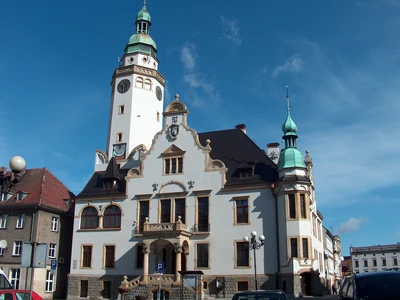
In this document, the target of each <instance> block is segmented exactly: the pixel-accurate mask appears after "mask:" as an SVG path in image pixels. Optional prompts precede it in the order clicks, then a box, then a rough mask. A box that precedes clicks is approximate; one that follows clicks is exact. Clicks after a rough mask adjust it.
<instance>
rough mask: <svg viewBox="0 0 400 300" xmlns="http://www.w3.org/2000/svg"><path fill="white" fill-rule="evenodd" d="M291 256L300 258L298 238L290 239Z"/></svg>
mask: <svg viewBox="0 0 400 300" xmlns="http://www.w3.org/2000/svg"><path fill="white" fill-rule="evenodd" d="M290 256H291V257H298V253H297V238H291V239H290Z"/></svg>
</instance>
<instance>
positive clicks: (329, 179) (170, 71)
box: [0, 0, 400, 254]
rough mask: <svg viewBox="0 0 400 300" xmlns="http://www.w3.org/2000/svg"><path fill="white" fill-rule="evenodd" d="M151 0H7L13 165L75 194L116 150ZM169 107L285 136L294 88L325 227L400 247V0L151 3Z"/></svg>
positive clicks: (203, 124)
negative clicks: (112, 110) (112, 145)
mask: <svg viewBox="0 0 400 300" xmlns="http://www.w3.org/2000/svg"><path fill="white" fill-rule="evenodd" d="M142 3H143V2H142V1H141V0H120V1H100V0H96V1H95V0H86V1H66V0H58V1H53V0H38V1H30V0H29V1H28V0H20V1H5V2H4V3H2V8H1V10H0V41H1V47H0V76H1V80H0V90H1V94H0V103H1V109H0V124H1V127H0V142H1V144H2V147H1V148H0V161H1V164H2V165H7V164H8V161H9V159H10V158H11V157H12V156H14V155H21V156H23V157H24V158H25V160H26V162H27V165H28V168H37V167H47V168H49V169H50V170H51V171H52V172H53V173H54V174H55V175H56V176H57V177H58V178H59V179H60V180H61V181H62V182H63V183H64V184H65V185H66V186H68V187H69V188H70V189H71V190H72V191H73V192H74V193H76V194H77V193H79V192H80V190H81V189H82V188H83V186H84V184H85V183H86V181H87V180H88V179H89V177H90V175H91V174H92V172H93V164H94V155H95V150H96V149H102V150H105V144H106V139H107V126H108V113H109V101H110V92H111V89H110V82H111V76H112V74H113V71H114V68H116V67H117V66H118V61H117V60H118V57H121V56H122V54H123V50H124V47H125V45H126V42H127V41H128V39H129V37H130V36H131V35H132V34H133V33H134V21H135V17H136V14H137V12H138V11H139V10H140V9H141V6H142ZM147 6H148V10H149V12H150V14H151V16H152V23H153V24H152V28H151V36H152V38H153V39H154V40H155V41H156V43H157V48H158V55H157V57H158V58H159V59H160V66H159V71H160V72H161V73H162V74H163V75H164V77H165V78H166V80H167V89H166V99H165V105H167V104H168V103H169V102H170V101H172V100H173V95H174V94H175V93H179V94H180V95H181V97H180V98H181V100H182V101H183V102H185V104H186V105H187V106H188V108H189V110H190V115H189V119H188V123H189V126H191V127H192V128H194V129H195V130H196V131H198V132H204V131H211V130H220V129H229V128H233V127H234V126H235V125H237V124H239V123H245V124H246V125H247V132H248V135H249V136H250V137H251V138H252V139H253V140H254V141H255V142H256V143H257V144H258V145H259V146H260V147H261V148H264V149H265V148H266V144H267V143H270V142H280V141H281V136H282V131H281V125H282V124H283V122H284V120H285V116H286V108H285V106H286V103H285V86H286V85H288V86H289V91H290V95H291V105H292V117H293V119H294V121H295V122H296V123H297V126H298V135H299V139H298V148H299V149H300V150H301V151H302V152H303V153H304V152H305V150H307V149H308V150H310V153H311V156H312V158H313V163H314V178H315V185H316V195H317V200H318V208H319V210H320V211H321V212H322V214H323V216H324V218H325V219H324V226H325V227H327V228H328V229H330V230H331V231H332V232H333V233H334V234H339V235H340V237H341V240H342V247H343V253H344V254H348V253H349V247H350V245H353V246H365V245H376V244H391V243H396V242H398V241H400V225H399V222H398V209H399V203H400V198H399V196H398V195H397V191H398V189H399V187H400V181H399V179H398V178H397V176H395V174H396V171H397V170H398V166H400V156H399V155H398V146H397V145H398V144H399V142H398V141H399V140H400V131H399V130H398V128H399V125H400V121H399V117H398V116H399V110H400V101H399V95H400V77H399V69H400V39H399V36H400V33H399V28H400V18H399V17H398V16H399V15H400V1H397V0H376V1H350V0H335V1H320V0H307V1H295V0H292V1H290V0H287V1H267V0H253V1H243V0H229V1H228V0H225V1H224V0H220V1H215V0H202V1H194V0H193V1H178V0H168V1H165V0H148V5H147Z"/></svg>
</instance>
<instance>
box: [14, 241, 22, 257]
mask: <svg viewBox="0 0 400 300" xmlns="http://www.w3.org/2000/svg"><path fill="white" fill-rule="evenodd" d="M21 251H22V241H14V247H13V254H12V255H13V256H21Z"/></svg>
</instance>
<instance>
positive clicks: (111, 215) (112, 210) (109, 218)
mask: <svg viewBox="0 0 400 300" xmlns="http://www.w3.org/2000/svg"><path fill="white" fill-rule="evenodd" d="M103 228H121V209H120V208H119V207H118V206H116V205H111V206H108V207H107V208H106V210H105V211H104V216H103Z"/></svg>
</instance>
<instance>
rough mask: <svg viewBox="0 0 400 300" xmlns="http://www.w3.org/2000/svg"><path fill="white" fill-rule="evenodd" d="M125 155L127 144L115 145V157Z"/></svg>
mask: <svg viewBox="0 0 400 300" xmlns="http://www.w3.org/2000/svg"><path fill="white" fill-rule="evenodd" d="M124 153H125V144H117V145H114V155H115V156H121V155H124Z"/></svg>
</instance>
